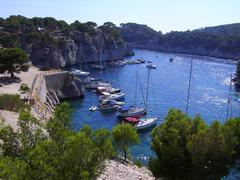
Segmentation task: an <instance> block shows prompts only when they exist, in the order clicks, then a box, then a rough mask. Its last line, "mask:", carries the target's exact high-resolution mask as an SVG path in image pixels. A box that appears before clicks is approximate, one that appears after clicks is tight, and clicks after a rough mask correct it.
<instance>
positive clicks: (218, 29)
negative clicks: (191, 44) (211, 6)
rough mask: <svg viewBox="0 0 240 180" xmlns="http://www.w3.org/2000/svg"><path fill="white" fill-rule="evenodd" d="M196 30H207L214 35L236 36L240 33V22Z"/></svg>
mask: <svg viewBox="0 0 240 180" xmlns="http://www.w3.org/2000/svg"><path fill="white" fill-rule="evenodd" d="M196 31H200V32H205V33H208V34H213V35H221V36H236V35H240V23H236V24H227V25H220V26H213V27H206V28H201V29H197V30H196Z"/></svg>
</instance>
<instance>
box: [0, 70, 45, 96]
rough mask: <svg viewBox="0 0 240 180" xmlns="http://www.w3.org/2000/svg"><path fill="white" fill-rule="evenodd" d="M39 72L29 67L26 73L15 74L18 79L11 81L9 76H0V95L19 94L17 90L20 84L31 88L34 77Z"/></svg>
mask: <svg viewBox="0 0 240 180" xmlns="http://www.w3.org/2000/svg"><path fill="white" fill-rule="evenodd" d="M40 72H41V71H39V70H38V68H36V67H34V66H31V67H30V68H29V70H28V71H27V72H21V73H20V74H15V76H16V77H17V78H19V79H15V80H11V79H10V78H9V75H4V74H0V94H3V93H5V94H20V91H19V88H20V85H21V84H22V83H25V84H27V85H28V87H31V85H32V81H33V79H34V77H35V76H36V75H37V74H38V73H40Z"/></svg>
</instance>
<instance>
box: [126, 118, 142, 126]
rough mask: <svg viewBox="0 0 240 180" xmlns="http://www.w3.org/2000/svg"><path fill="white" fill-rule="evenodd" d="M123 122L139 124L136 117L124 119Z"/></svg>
mask: <svg viewBox="0 0 240 180" xmlns="http://www.w3.org/2000/svg"><path fill="white" fill-rule="evenodd" d="M123 122H126V123H130V124H134V125H135V124H137V123H139V119H138V118H136V117H126V118H124V119H123Z"/></svg>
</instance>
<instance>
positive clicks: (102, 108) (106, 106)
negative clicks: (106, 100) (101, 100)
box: [98, 104, 121, 112]
mask: <svg viewBox="0 0 240 180" xmlns="http://www.w3.org/2000/svg"><path fill="white" fill-rule="evenodd" d="M98 108H99V110H100V111H102V112H113V111H117V110H118V109H119V108H121V106H119V105H113V104H100V105H99V106H98Z"/></svg>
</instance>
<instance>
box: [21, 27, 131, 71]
mask: <svg viewBox="0 0 240 180" xmlns="http://www.w3.org/2000/svg"><path fill="white" fill-rule="evenodd" d="M21 44H22V46H23V48H24V49H25V50H26V51H27V52H28V53H29V56H30V59H31V61H32V63H33V64H34V65H36V66H38V67H51V68H62V67H66V66H72V65H77V64H80V63H86V62H99V61H100V60H103V61H113V60H119V59H123V58H124V57H125V56H127V55H131V54H132V53H133V52H132V49H131V48H130V47H129V46H128V44H127V43H126V42H125V41H124V40H122V39H120V38H114V37H112V36H110V35H109V34H106V33H103V32H101V31H96V33H95V34H91V35H89V34H87V33H83V32H78V31H73V32H68V33H66V32H52V33H50V34H48V33H46V32H45V33H39V34H37V35H36V34H35V35H34V36H30V35H25V36H22V38H21Z"/></svg>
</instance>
